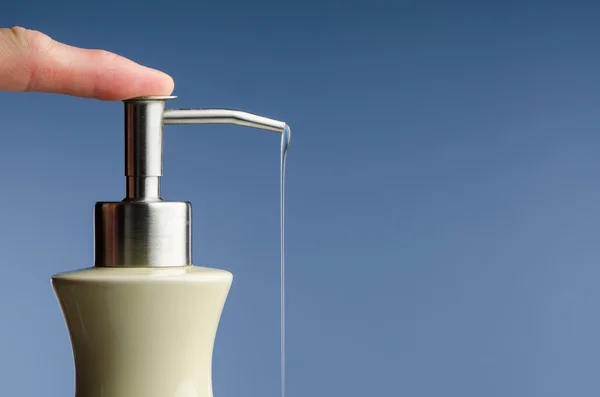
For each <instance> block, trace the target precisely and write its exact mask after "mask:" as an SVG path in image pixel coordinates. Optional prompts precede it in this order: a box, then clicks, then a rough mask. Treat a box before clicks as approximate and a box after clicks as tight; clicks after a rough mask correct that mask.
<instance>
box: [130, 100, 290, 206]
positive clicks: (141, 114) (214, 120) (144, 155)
mask: <svg viewBox="0 0 600 397" xmlns="http://www.w3.org/2000/svg"><path fill="white" fill-rule="evenodd" d="M175 98H176V97H175V96H147V97H137V98H131V99H126V100H125V101H123V102H124V104H125V176H126V177H127V186H126V194H127V195H126V200H160V177H161V176H162V175H163V135H164V134H163V126H164V125H165V124H234V125H240V126H245V127H252V128H258V129H262V130H268V131H274V132H278V133H281V134H283V133H284V132H285V131H286V123H284V122H283V121H277V120H272V119H269V118H266V117H262V116H258V115H255V114H252V113H247V112H243V111H239V110H230V109H165V104H166V101H167V100H170V99H175Z"/></svg>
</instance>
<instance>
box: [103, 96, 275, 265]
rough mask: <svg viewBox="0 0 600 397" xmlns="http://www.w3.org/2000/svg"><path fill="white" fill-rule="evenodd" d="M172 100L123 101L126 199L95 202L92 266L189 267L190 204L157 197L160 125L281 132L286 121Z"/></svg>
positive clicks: (165, 97) (152, 98)
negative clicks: (172, 105)
mask: <svg viewBox="0 0 600 397" xmlns="http://www.w3.org/2000/svg"><path fill="white" fill-rule="evenodd" d="M174 98H176V97H174V96H156V97H139V98H132V99H127V100H125V101H123V102H124V105H125V176H126V198H125V199H124V200H123V201H120V202H99V203H96V207H95V213H94V224H95V226H94V229H95V230H94V233H95V234H94V236H95V237H94V250H95V266H100V267H172V266H187V265H191V264H192V260H191V259H192V256H191V251H192V250H191V231H192V227H191V225H192V222H191V204H190V203H188V202H167V201H163V200H162V199H161V198H160V177H161V176H162V175H163V140H164V132H163V127H164V124H235V125H241V126H247V127H253V128H260V129H264V130H269V131H275V132H279V133H282V132H283V131H284V129H285V123H284V122H281V121H277V120H272V119H268V118H266V117H262V116H258V115H255V114H251V113H246V112H242V111H238V110H228V109H165V103H166V101H167V100H169V99H174Z"/></svg>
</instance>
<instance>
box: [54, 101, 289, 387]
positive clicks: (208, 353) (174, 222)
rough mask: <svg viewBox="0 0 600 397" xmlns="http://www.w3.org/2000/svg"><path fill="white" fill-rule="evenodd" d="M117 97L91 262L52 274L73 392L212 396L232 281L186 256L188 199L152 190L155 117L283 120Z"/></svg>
mask: <svg viewBox="0 0 600 397" xmlns="http://www.w3.org/2000/svg"><path fill="white" fill-rule="evenodd" d="M172 98H174V97H142V98H133V99H130V100H126V101H125V176H126V182H127V189H126V190H127V195H126V198H125V199H124V200H123V201H120V202H99V203H96V207H95V217H94V229H95V231H94V242H95V263H94V266H93V267H90V268H86V269H82V270H77V271H72V272H66V273H61V274H57V275H54V276H53V277H52V286H53V288H54V290H55V292H56V296H57V298H58V300H59V303H60V307H61V310H62V312H63V315H64V318H65V322H66V324H67V328H68V331H69V335H70V338H71V343H72V349H73V358H74V362H75V397H212V395H213V392H212V353H213V344H214V341H215V335H216V332H217V327H218V323H219V320H220V317H221V313H222V310H223V307H224V304H225V301H226V299H227V295H228V293H229V289H230V287H231V283H232V279H233V277H232V274H231V273H229V272H228V271H225V270H219V269H213V268H207V267H199V266H194V265H192V261H191V204H190V203H188V202H169V201H164V200H162V199H161V198H160V188H159V185H160V181H159V179H160V176H161V175H162V173H163V169H162V168H163V161H162V158H163V124H209V123H230V124H238V125H244V126H249V127H254V128H260V129H266V130H271V131H276V132H280V133H281V132H283V131H284V128H285V123H283V122H279V121H275V120H271V119H267V118H264V117H260V116H256V115H253V114H249V113H245V112H240V111H233V110H226V109H165V103H166V101H167V100H168V99H172Z"/></svg>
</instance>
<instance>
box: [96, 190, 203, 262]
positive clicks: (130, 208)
mask: <svg viewBox="0 0 600 397" xmlns="http://www.w3.org/2000/svg"><path fill="white" fill-rule="evenodd" d="M191 208H192V207H191V204H190V203H188V202H167V201H161V200H155V201H122V202H115V203H102V202H100V203H96V206H95V224H94V229H95V238H94V248H95V266H99V267H119V266H123V267H171V266H186V265H191V264H192V252H191V243H190V242H191V232H192V230H191V226H192V223H191Z"/></svg>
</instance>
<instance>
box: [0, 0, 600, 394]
mask: <svg viewBox="0 0 600 397" xmlns="http://www.w3.org/2000/svg"><path fill="white" fill-rule="evenodd" d="M450 3H452V4H450ZM592 4H593V3H592V2H586V3H579V4H578V3H577V2H566V1H563V2H562V3H561V2H553V1H546V2H538V3H534V2H527V1H525V2H512V1H509V2H499V1H498V2H463V1H459V2H447V1H437V2H429V1H428V2H400V1H399V2H386V3H383V2H376V1H369V2H366V1H365V2H361V3H358V2H342V1H339V2H333V1H320V2H317V1H304V2H295V3H286V2H265V1H262V2H261V1H251V2H242V1H238V2H201V1H187V2H172V3H169V2H166V1H162V2H158V1H156V2H155V1H119V2H115V1H102V2H93V3H89V2H81V1H66V2H62V3H61V4H58V3H57V2H47V1H41V0H40V1H21V2H8V1H5V2H3V4H2V7H1V8H2V11H1V15H0V26H5V27H10V26H12V25H22V26H25V27H29V28H34V29H37V30H41V31H43V32H45V33H47V34H49V35H50V36H52V37H53V38H55V39H57V40H60V41H63V42H66V43H68V44H72V45H76V46H82V47H91V48H104V49H107V50H110V51H114V52H117V53H120V54H122V55H124V56H127V57H130V58H132V59H133V60H135V61H138V62H140V63H143V64H146V65H149V66H152V67H156V68H159V69H162V70H164V71H166V72H167V73H169V74H171V75H172V76H173V77H174V79H175V82H176V89H175V94H176V95H178V96H179V99H178V100H177V101H176V102H172V103H171V106H177V107H218V106H224V107H232V108H241V109H244V110H248V111H252V112H256V113H259V114H262V115H265V116H270V117H273V118H278V119H283V120H285V121H287V122H289V123H290V124H291V126H292V127H293V132H294V135H293V139H292V148H291V152H290V155H289V179H288V182H289V189H288V198H289V199H288V215H289V221H288V236H289V244H288V249H289V252H288V265H289V270H288V277H289V278H288V288H289V289H288V291H289V296H288V309H289V314H288V320H289V321H288V325H289V343H288V346H289V354H288V359H289V361H288V376H289V385H288V392H289V396H290V397H305V396H311V397H317V396H326V397H332V396H345V397H354V396H356V397H359V396H360V397H362V396H411V397H417V396H432V397H434V396H435V397H437V396H456V397H480V396H486V397H495V396H497V397H506V396H511V397H520V396H523V397H525V396H527V397H531V396H540V397H551V396H561V397H562V396H577V397H583V396H598V395H599V394H600V376H598V372H599V370H600V343H599V339H600V337H599V335H600V313H599V312H598V306H599V304H600V289H599V288H598V285H599V283H600V245H599V244H598V242H599V241H600V211H599V208H598V203H599V202H600V156H599V155H598V153H599V152H600V132H599V131H598V123H599V121H600V112H599V110H598V109H599V105H600V77H599V74H598V71H599V70H600V52H599V45H598V38H599V37H600V25H599V23H598V21H599V20H600V7H598V6H594V5H592ZM122 128H123V126H122V104H121V103H119V102H116V103H103V102H99V101H94V100H83V99H76V98H70V97H64V96H56V95H43V94H14V93H0V131H1V132H2V135H1V142H0V173H1V176H2V178H1V189H2V198H1V204H0V255H1V256H0V263H1V268H0V269H1V277H0V324H1V325H0V374H1V375H0V379H1V381H0V395H1V396H56V397H58V396H62V397H65V396H72V395H73V366H72V358H71V350H70V344H69V339H68V335H67V332H66V329H65V326H64V323H63V319H62V317H61V313H60V311H59V308H58V304H57V302H56V300H55V298H54V295H53V292H52V290H51V288H50V282H49V278H50V276H51V275H52V274H53V273H56V272H60V271H65V270H72V269H77V268H81V267H87V266H90V265H91V264H92V260H93V253H92V208H93V205H94V202H95V201H101V200H120V199H121V198H122V196H123V192H124V177H123V176H122V175H123V159H122V153H123V148H122ZM167 128H168V132H167V137H166V154H165V156H166V157H165V177H164V178H163V193H164V198H166V199H171V200H177V199H183V200H190V201H192V202H193V205H194V222H195V223H194V261H195V263H197V264H206V265H210V266H216V267H222V268H225V269H228V270H230V271H232V272H233V273H234V274H235V281H234V285H233V289H232V291H231V295H230V297H229V300H228V302H227V304H226V307H225V310H224V313H223V318H222V322H221V324H220V327H219V331H218V336H217V340H216V347H215V353H214V354H215V355H214V390H215V396H216V397H241V396H244V397H266V396H270V397H275V396H277V395H278V392H279V358H278V354H279V353H278V351H279V325H278V324H279V301H278V299H279V268H278V266H279V262H278V260H279V240H278V238H279V234H278V233H279V223H278V222H279V218H278V216H279V212H278V148H279V141H278V138H277V137H276V136H275V135H272V134H270V133H261V132H258V131H254V130H248V129H243V128H239V127H238V128H235V127H225V126H198V127H167ZM132 397H139V396H132Z"/></svg>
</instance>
